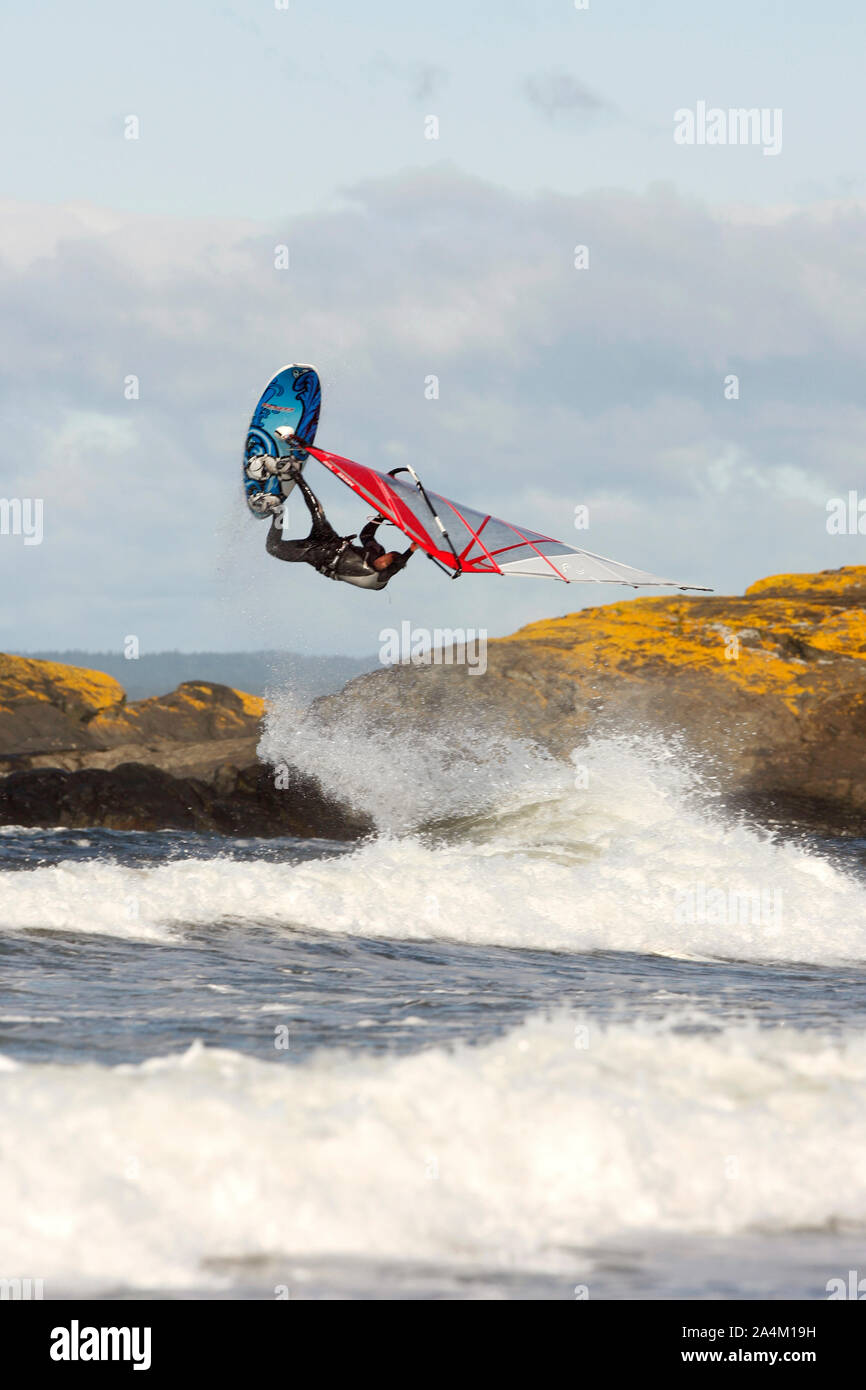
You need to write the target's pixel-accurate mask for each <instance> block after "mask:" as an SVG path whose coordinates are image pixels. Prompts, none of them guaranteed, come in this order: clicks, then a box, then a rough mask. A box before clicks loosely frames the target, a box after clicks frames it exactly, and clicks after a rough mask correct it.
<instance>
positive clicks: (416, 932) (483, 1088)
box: [0, 697, 866, 1300]
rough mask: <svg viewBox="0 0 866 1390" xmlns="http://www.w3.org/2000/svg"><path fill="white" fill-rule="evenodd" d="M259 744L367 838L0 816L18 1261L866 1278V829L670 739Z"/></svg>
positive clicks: (159, 1274) (311, 1280) (20, 1268)
mask: <svg viewBox="0 0 866 1390" xmlns="http://www.w3.org/2000/svg"><path fill="white" fill-rule="evenodd" d="M315 718H316V716H315V713H312V714H308V715H305V716H299V714H298V712H297V710H296V709H294V708H293V706H292V705H291V703H290V701H289V700H288V698H287V697H286V698H280V697H274V698H273V699H272V713H271V716H270V720H269V725H268V730H267V733H266V735H265V738H264V740H263V746H262V752H263V754H265V755H267V756H269V757H272V758H274V759H282V758H288V759H290V760H291V761H293V762H296V763H299V764H300V765H302V766H303V767H305V768H306V769H307V770H312V771H316V772H317V774H318V775H319V776H320V777H321V779H322V781H323V783H324V785H325V786H326V787H327V788H328V789H329V790H333V791H339V792H340V793H341V794H343V795H348V796H349V797H351V799H352V800H353V801H354V802H355V803H356V804H358V805H360V806H363V807H364V808H365V809H367V810H368V811H369V812H370V813H371V814H372V815H373V816H374V817H375V819H376V822H377V825H378V831H377V833H376V834H375V835H374V836H372V837H371V838H370V839H369V840H367V841H365V842H363V843H361V844H359V845H343V844H335V843H333V842H326V841H313V842H311V841H306V842H302V841H298V840H290V839H285V840H275V841H274V840H271V841H265V840H225V839H221V838H218V837H207V836H194V835H188V834H184V833H180V832H165V833H162V834H135V833H118V832H111V831H104V830H91V831H70V830H45V831H33V830H16V829H15V828H7V829H5V830H3V831H2V832H0V1109H2V1116H3V1126H2V1132H0V1135H2V1137H0V1192H2V1193H3V1213H2V1218H0V1276H3V1277H6V1278H12V1277H31V1278H42V1279H43V1280H44V1281H45V1291H46V1296H48V1297H51V1296H62V1295H68V1294H72V1295H75V1294H88V1295H91V1296H92V1295H96V1296H101V1297H106V1298H140V1297H148V1296H154V1295H157V1296H171V1297H178V1298H183V1297H192V1296H195V1297H202V1296H204V1297H212V1298H257V1299H272V1298H275V1297H289V1298H294V1299H298V1298H300V1299H313V1298H352V1299H403V1298H406V1299H434V1298H435V1299H464V1298H466V1299H529V1298H531V1299H554V1300H560V1299H574V1298H585V1297H589V1298H590V1299H596V1298H613V1299H631V1298H673V1297H686V1298H694V1299H725V1298H755V1299H773V1298H782V1297H804V1298H815V1299H820V1298H824V1297H826V1285H827V1282H828V1280H830V1279H832V1278H838V1277H842V1278H845V1279H847V1276H848V1271H849V1270H850V1269H856V1270H858V1271H859V1273H860V1275H861V1276H866V1163H864V1161H863V1154H864V1148H866V990H864V984H866V911H864V909H866V869H864V863H866V846H864V845H863V844H862V843H857V842H847V843H842V842H832V841H823V842H822V841H818V840H816V839H803V840H801V841H799V842H793V841H790V840H784V839H782V838H780V837H778V836H774V835H773V834H771V833H769V832H767V831H766V830H762V829H760V828H757V827H755V826H750V825H748V824H746V823H744V822H742V821H732V820H730V819H729V818H726V817H725V815H724V814H723V813H722V812H721V810H720V809H719V807H718V798H717V797H716V796H715V794H714V788H713V785H712V782H711V780H710V779H708V778H707V777H706V776H705V775H704V774H703V773H702V771H701V769H700V767H696V766H695V765H694V764H692V763H690V762H689V760H688V758H687V757H686V756H685V755H684V753H683V750H682V749H680V748H678V747H677V746H676V745H670V744H666V743H664V742H663V741H660V740H652V739H642V740H641V739H632V740H627V739H622V740H616V739H607V740H598V741H596V742H594V743H591V744H589V745H588V746H587V747H585V748H582V749H581V750H579V752H576V753H575V755H574V758H573V761H572V763H571V764H570V765H566V764H562V763H557V762H554V761H553V760H552V759H550V758H549V757H547V756H545V755H544V754H543V753H542V752H541V751H540V750H538V749H535V748H533V747H531V746H530V745H528V744H522V743H519V742H517V743H515V742H511V741H507V740H497V739H495V738H493V737H491V736H487V735H484V734H483V733H479V732H478V731H477V730H475V731H472V730H462V731H460V733H459V735H458V734H455V733H454V731H453V730H452V731H451V736H450V737H448V736H446V735H445V734H441V735H437V734H436V733H435V731H431V732H430V733H429V735H428V736H426V737H425V738H424V739H423V740H421V739H419V738H418V736H414V735H412V734H411V733H408V732H407V733H405V734H403V735H396V734H394V733H393V731H392V732H388V731H384V730H383V731H382V732H381V733H379V734H373V735H371V734H370V731H369V730H363V729H360V728H354V729H353V728H352V727H344V728H343V729H342V730H341V732H340V733H339V734H338V735H337V734H335V732H334V731H333V730H330V731H329V730H325V729H321V728H319V727H317V725H316V722H315Z"/></svg>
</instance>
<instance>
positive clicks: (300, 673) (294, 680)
mask: <svg viewBox="0 0 866 1390" xmlns="http://www.w3.org/2000/svg"><path fill="white" fill-rule="evenodd" d="M18 655H19V656H31V657H38V658H39V660H41V661H60V662H63V663H64V665H66V666H85V667H87V668H88V669H89V670H91V671H104V672H105V674H106V675H108V676H114V678H115V680H118V681H120V684H121V685H122V686H123V688H124V690H125V691H126V693H127V695H128V697H129V699H130V700H144V699H146V698H147V697H148V696H149V695H166V694H168V692H169V691H170V690H174V689H175V687H176V686H178V685H180V683H181V681H217V682H219V684H221V685H231V686H234V688H235V690H246V691H248V692H249V694H251V695H263V694H264V691H265V686H268V685H270V686H284V685H290V686H291V688H292V690H293V691H294V693H295V695H296V696H297V697H298V698H300V699H304V700H313V699H315V698H316V696H317V695H329V694H331V693H332V692H333V691H335V690H340V689H341V688H342V687H343V686H344V685H345V684H346V681H350V680H352V679H353V678H354V677H355V676H360V675H362V674H363V673H364V672H365V671H372V670H375V668H376V666H377V665H378V661H377V659H376V657H375V656H370V657H351V656H302V655H301V654H300V653H298V652H148V653H146V654H145V655H142V656H139V657H138V658H137V659H136V660H128V659H127V658H126V657H124V656H123V654H122V653H121V652H82V651H68V652H19V653H18Z"/></svg>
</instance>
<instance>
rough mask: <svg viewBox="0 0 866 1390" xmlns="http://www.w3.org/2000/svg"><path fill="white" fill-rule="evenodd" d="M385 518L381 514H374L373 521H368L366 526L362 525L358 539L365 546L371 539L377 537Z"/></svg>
mask: <svg viewBox="0 0 866 1390" xmlns="http://www.w3.org/2000/svg"><path fill="white" fill-rule="evenodd" d="M384 520H385V518H384V517H383V516H382V515H381V514H380V515H379V516H374V517H373V520H372V521H368V522H367V524H366V525H365V526H362V528H361V534H360V535H359V536H358V540H359V541H360V542H361V544H362V545H363V546H367V545H369V544H370V542H371V541H374V540H375V539H376V532H377V531H378V529H379V527H380V526H381V525H382V522H383V521H384Z"/></svg>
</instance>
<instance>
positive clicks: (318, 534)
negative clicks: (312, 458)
mask: <svg viewBox="0 0 866 1390" xmlns="http://www.w3.org/2000/svg"><path fill="white" fill-rule="evenodd" d="M292 477H293V478H294V481H295V483H296V485H297V486H298V487H299V488H300V490H301V496H302V497H303V499H304V501H305V502H306V504H307V511H308V512H309V513H310V516H311V517H312V521H313V524H312V527H311V529H310V534H309V536H308V537H307V539H308V540H309V541H313V542H315V543H316V544H317V545H319V544H322V543H323V542H329V541H333V540H338V539H339V537H338V536H337V533H336V531H335V530H334V528H333V526H332V525H331V523H330V521H329V520H328V518H327V517H326V516H325V509H324V507H323V506H322V504H321V502H320V501H319V499H318V497H317V496H316V494H315V493H314V492H313V489H312V488H311V487H310V484H309V483H308V482H307V480H306V478H305V477H304V475H303V473H301V471H300V469H298V470H296V471H294V472H293V473H292Z"/></svg>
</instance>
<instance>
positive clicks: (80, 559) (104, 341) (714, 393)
mask: <svg viewBox="0 0 866 1390" xmlns="http://www.w3.org/2000/svg"><path fill="white" fill-rule="evenodd" d="M864 29H866V20H864V18H863V15H862V10H861V8H860V7H859V6H855V5H854V4H853V3H852V4H848V3H841V0H828V3H824V4H822V5H821V6H816V5H814V4H812V3H809V4H806V3H801V2H800V0H798V3H783V2H782V0H764V3H761V0H753V2H752V3H740V2H739V0H735V3H730V4H728V5H726V6H724V7H703V6H695V5H694V4H686V3H663V0H645V2H644V3H632V2H631V0H629V3H625V0H623V2H622V3H614V0H589V3H588V6H587V7H586V8H578V7H577V5H575V3H574V0H555V3H554V2H553V0H544V3H537V2H536V3H533V4H517V3H512V0H508V2H507V3H495V4H494V3H493V0H479V3H477V4H475V5H472V6H466V5H465V4H463V3H459V4H458V3H453V2H452V0H441V2H440V3H437V4H436V5H435V6H420V5H416V6H407V5H405V4H396V3H393V4H392V3H375V0H374V3H370V4H366V5H364V6H359V5H357V4H356V3H353V4H350V3H342V2H341V3H332V4H317V5H315V6H311V5H301V4H299V3H295V0H288V4H287V5H283V0H277V2H276V3H275V2H274V0H246V2H245V3H244V2H242V0H239V2H238V3H235V4H233V5H219V4H204V3H200V0H188V3H185V4H184V5H183V6H180V7H178V6H176V5H173V4H168V3H165V2H164V0H151V3H148V5H146V6H138V7H118V6H117V5H116V3H111V4H109V3H102V0H91V3H89V4H86V5H85V6H84V7H70V6H67V5H60V4H54V3H49V4H47V5H42V6H38V7H34V6H32V5H25V4H23V3H18V4H12V5H11V6H9V5H7V8H6V11H5V13H4V16H3V20H2V46H3V52H4V53H5V55H6V61H5V65H4V67H5V71H4V79H3V83H2V84H0V116H2V120H3V127H4V130H5V131H6V138H5V139H4V142H3V148H2V152H0V323H2V328H0V355H2V358H0V360H2V370H0V410H2V418H3V448H2V452H0V501H2V499H4V498H5V499H7V500H10V499H11V500H14V499H18V500H19V501H20V502H21V503H22V504H24V502H26V501H28V500H29V501H30V502H34V501H35V500H37V499H38V500H39V501H40V503H41V504H42V508H43V534H42V538H41V542H40V543H39V544H26V543H25V540H26V538H25V537H24V536H23V535H21V534H14V529H15V528H14V525H13V524H12V523H11V522H10V523H9V524H8V525H7V526H6V532H7V533H2V523H3V512H2V510H0V585H2V592H3V596H4V599H5V602H4V603H3V604H2V606H0V647H2V648H3V649H5V650H11V651H28V650H40V649H46V648H51V649H54V648H60V649H64V648H76V647H83V648H90V649H93V650H105V649H109V650H114V649H119V648H120V647H121V646H122V645H123V643H124V641H125V640H126V639H127V638H128V637H129V636H135V637H136V638H137V639H138V641H139V643H140V645H141V648H142V650H161V649H165V648H174V647H177V648H180V649H182V650H183V649H186V650H203V649H214V650H233V649H244V648H246V649H256V648H262V647H277V646H279V647H287V648H290V649H292V650H301V651H309V652H345V653H350V654H359V655H360V654H367V653H369V652H373V651H375V650H376V649H377V647H378V645H379V642H380V631H381V630H382V629H384V628H387V627H399V626H400V624H401V623H402V622H403V621H406V620H408V621H409V622H410V623H411V624H413V626H415V627H423V628H426V629H427V630H428V631H430V632H435V630H436V629H437V628H452V629H453V628H466V629H470V628H472V629H476V630H477V629H484V630H486V631H488V632H489V633H490V635H499V634H502V633H506V632H510V631H513V630H514V629H515V628H517V627H519V626H520V625H522V624H524V623H527V622H530V621H533V620H534V619H537V618H544V617H548V616H555V615H557V614H561V613H566V612H570V611H573V610H574V609H576V608H579V607H584V606H588V605H593V604H597V603H600V602H612V601H615V600H617V599H621V598H623V597H630V596H631V594H632V591H631V590H628V589H620V588H608V587H607V586H605V587H604V588H601V587H593V586H577V585H571V586H565V585H561V584H557V583H554V582H552V581H551V582H548V581H546V580H518V579H509V580H503V579H501V578H493V577H491V578H486V577H471V576H465V577H463V578H462V579H461V580H459V581H457V582H451V581H449V580H447V579H446V578H445V577H444V576H442V575H440V574H439V573H438V571H436V570H435V568H434V567H433V566H432V565H430V564H428V563H427V562H426V561H424V560H423V558H422V557H416V558H415V559H414V560H413V562H412V564H411V565H410V566H409V568H408V569H407V570H406V572H405V573H404V574H402V575H401V576H399V577H398V578H397V579H395V581H394V582H393V583H392V584H391V585H390V586H389V588H388V589H387V590H386V591H385V592H384V593H383V594H370V593H367V592H364V591H357V590H353V589H351V588H350V587H349V586H347V585H337V584H333V583H329V582H327V581H326V580H324V579H322V578H321V577H320V576H318V575H317V574H316V573H315V572H314V571H312V570H311V569H309V568H308V567H306V566H292V567H289V566H287V565H281V564H280V563H279V562H278V561H276V560H274V559H272V558H270V557H268V556H267V555H266V554H265V552H264V535H265V530H266V527H265V526H264V524H262V523H259V522H256V521H255V520H254V519H253V518H251V517H250V516H249V515H248V514H247V512H246V509H245V506H244V503H243V499H242V495H241V484H240V456H241V450H242V445H243V438H244V434H245V429H246V424H247V420H248V418H249V415H250V412H251V410H252V407H253V405H254V404H255V401H256V399H257V397H258V395H259V394H260V391H261V389H262V387H263V386H264V384H265V383H266V381H267V380H268V378H269V377H270V376H271V375H272V373H273V372H274V371H275V370H276V369H278V368H279V367H280V366H282V365H283V364H284V363H285V362H288V361H292V360H294V361H301V362H304V361H306V362H313V363H315V364H316V366H317V367H318V368H319V371H320V373H321V377H322V382H323V390H324V396H323V410H322V418H321V424H320V429H319V442H320V443H321V444H322V445H323V446H324V447H325V448H330V449H333V450H335V451H336V452H339V453H344V454H348V455H349V456H351V457H353V458H357V459H360V460H361V461H363V462H367V463H370V464H372V465H373V466H377V465H378V466H385V467H394V466H396V465H397V464H398V463H403V462H407V461H411V462H413V463H414V465H415V466H416V467H417V468H418V469H419V471H420V472H421V474H422V476H423V477H424V479H425V481H426V482H427V483H428V485H429V486H430V487H431V488H434V489H435V490H436V491H441V492H445V493H446V494H450V495H451V496H454V497H456V498H457V499H458V500H459V501H461V502H464V503H466V504H467V505H470V506H474V507H476V508H478V509H481V510H486V509H488V508H489V509H490V510H491V511H493V512H494V513H495V514H498V515H501V516H504V517H505V518H507V519H508V520H511V521H517V522H522V523H523V524H525V525H527V526H529V527H531V528H532V529H534V530H538V531H543V532H547V533H549V534H552V535H558V536H560V537H561V538H562V539H563V540H566V541H570V542H571V543H573V544H577V545H583V546H585V547H586V548H587V549H590V550H593V551H595V552H597V553H600V554H602V555H611V556H614V557H615V558H617V559H619V560H622V561H625V562H627V563H629V564H633V565H636V566H638V567H639V568H641V569H647V570H650V571H652V572H654V573H660V574H664V575H667V576H669V577H671V578H673V579H677V580H680V581H681V582H683V583H692V584H697V585H710V586H712V587H713V588H714V589H716V590H717V591H720V592H723V593H737V592H742V589H743V588H744V586H746V585H748V584H749V583H750V582H752V581H753V580H755V579H758V578H760V577H762V576H764V575H767V574H770V573H776V572H783V571H802V570H811V569H821V568H835V567H837V566H839V565H845V564H856V563H861V562H862V559H863V536H861V535H860V534H858V533H857V529H856V524H855V525H854V527H853V528H851V529H852V531H853V534H841V535H840V534H830V533H829V532H828V529H827V516H828V513H827V506H828V503H829V502H831V500H832V499H834V498H839V497H842V498H847V497H848V494H849V493H850V492H852V491H854V492H856V490H857V489H858V487H859V488H860V489H861V492H862V495H863V497H864V498H866V481H864V479H863V468H862V459H863V432H864V429H863V427H864V423H866V411H864V406H863V392H862V386H861V383H862V381H863V368H864V361H863V359H864V333H863V329H864V319H866V297H864V257H866V250H864V245H866V243H864V222H866V167H864V159H863V154H862V129H863V124H864V121H863V117H864V98H863V95H862V91H863V82H862V76H861V68H862V53H863V40H864ZM737 107H748V108H757V109H758V110H759V111H762V112H764V113H765V122H766V125H765V130H766V135H761V134H760V132H757V133H756V139H755V141H754V142H752V143H735V142H729V143H725V144H719V143H709V142H704V141H702V140H700V139H698V140H696V141H695V142H694V143H681V142H680V141H678V140H677V139H676V138H675V132H676V128H677V125H678V124H679V125H680V126H681V127H682V123H683V118H682V113H683V112H686V113H688V114H689V118H691V115H692V113H694V119H695V122H696V125H695V129H696V130H698V128H699V121H700V117H699V115H698V113H699V110H700V109H701V108H703V109H704V110H708V109H709V110H712V109H713V108H720V109H721V111H722V112H723V113H725V114H726V113H727V111H728V110H729V109H730V108H737ZM677 113H679V115H678V114H677ZM771 130H772V132H773V136H772V139H770V132H771ZM431 134H433V135H435V137H436V138H429V137H430V135H431ZM130 135H133V136H134V137H135V138H128V137H129V136H130ZM282 246H285V247H287V248H288V260H289V265H288V268H287V269H279V268H277V266H276V264H275V260H276V250H277V248H279V247H282ZM578 246H582V247H586V248H587V250H586V252H585V253H583V262H584V263H583V264H582V265H580V266H577V265H576V264H575V260H576V255H575V248H576V247H578ZM578 259H579V258H578ZM431 376H435V377H436V378H437V379H438V383H439V390H438V397H437V398H435V399H428V397H427V394H426V393H425V384H426V382H427V380H428V379H429V378H430V377H431ZM733 378H735V379H736V381H735V384H734V385H733V386H732V384H731V382H732V379H733ZM131 381H132V382H133V388H131V387H130V382H131ZM311 466H312V465H311ZM314 485H315V486H319V490H320V493H321V496H322V499H323V501H324V502H325V504H326V507H327V510H328V513H329V515H330V516H331V517H332V519H333V521H334V523H335V525H337V527H338V529H340V530H343V529H345V530H357V529H358V528H359V525H360V524H361V523H362V521H363V520H364V518H365V516H366V513H365V512H364V511H363V509H361V510H360V511H359V508H358V505H357V503H356V501H355V500H354V499H353V498H352V497H351V496H350V495H349V494H348V493H346V494H345V495H341V494H342V493H343V490H342V489H341V487H340V485H339V483H338V482H336V480H334V479H332V478H330V477H328V476H327V475H325V474H324V473H320V475H319V476H318V477H316V478H315V479H314ZM858 496H859V494H858ZM579 506H586V507H588V509H589V512H588V514H589V521H590V524H589V529H588V530H581V531H579V532H578V531H576V530H575V528H574V517H575V508H576V507H579ZM864 510H866V508H864ZM9 515H10V516H11V513H9ZM296 518H297V525H298V531H299V532H300V531H301V528H302V527H303V529H304V530H305V529H306V525H305V521H306V517H305V514H304V513H303V511H302V509H301V507H300V504H298V505H297V510H296ZM864 530H866V521H864ZM9 532H11V533H9Z"/></svg>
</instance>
